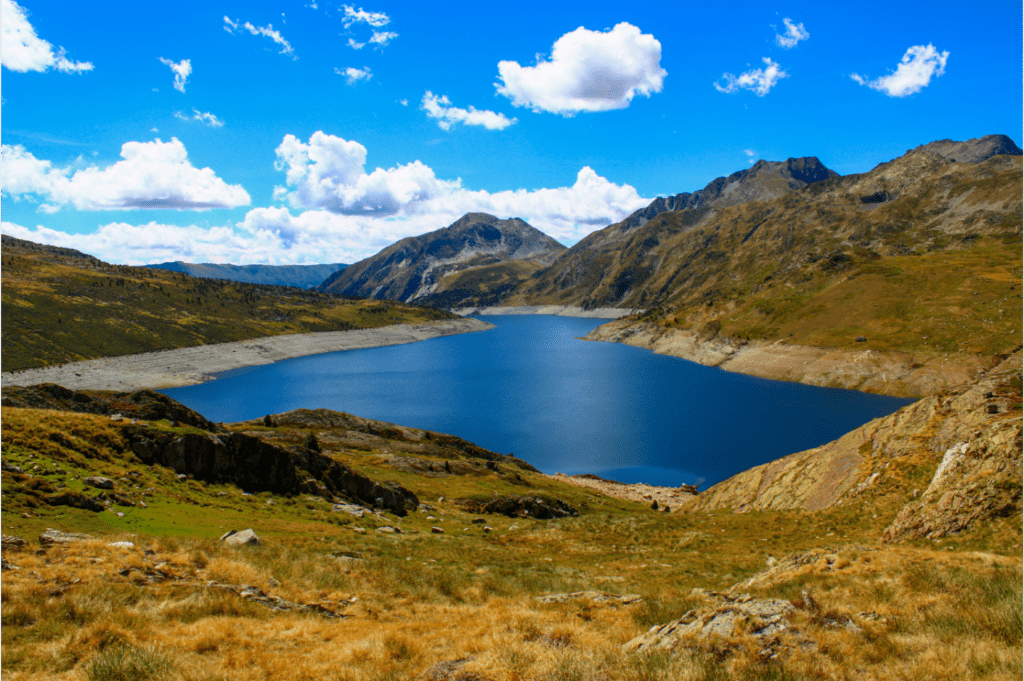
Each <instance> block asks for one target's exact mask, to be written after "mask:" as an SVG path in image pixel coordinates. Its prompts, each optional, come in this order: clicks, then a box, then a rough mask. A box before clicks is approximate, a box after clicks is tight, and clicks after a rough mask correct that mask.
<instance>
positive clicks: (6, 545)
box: [0, 534, 28, 551]
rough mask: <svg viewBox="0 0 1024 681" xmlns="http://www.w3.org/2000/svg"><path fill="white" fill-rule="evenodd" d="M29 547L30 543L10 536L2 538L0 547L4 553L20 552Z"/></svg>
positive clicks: (6, 535)
mask: <svg viewBox="0 0 1024 681" xmlns="http://www.w3.org/2000/svg"><path fill="white" fill-rule="evenodd" d="M27 545H28V542H27V541H25V540H24V539H22V538H21V537H15V536H13V535H10V534H5V535H3V537H2V538H0V546H2V548H3V550H4V551H20V550H21V549H23V548H25V547H26V546H27Z"/></svg>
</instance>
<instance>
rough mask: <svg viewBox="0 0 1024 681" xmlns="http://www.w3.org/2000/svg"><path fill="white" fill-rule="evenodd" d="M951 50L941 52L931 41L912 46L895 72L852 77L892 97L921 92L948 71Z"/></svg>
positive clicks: (851, 75)
mask: <svg viewBox="0 0 1024 681" xmlns="http://www.w3.org/2000/svg"><path fill="white" fill-rule="evenodd" d="M948 58H949V52H939V51H938V50H936V49H935V46H933V45H932V44H931V43H928V44H927V45H914V46H913V47H910V48H909V49H908V50H907V52H906V54H904V55H903V59H902V60H900V63H899V65H898V66H897V67H896V72H895V73H890V74H889V75H888V76H880V77H879V78H876V79H874V80H869V79H868V78H866V77H865V76H862V75H860V74H857V73H853V74H850V78H852V79H853V80H855V81H857V82H858V83H860V84H861V85H867V86H868V87H869V88H871V89H872V90H878V91H879V92H884V93H885V94H887V95H889V96H890V97H906V96H907V95H912V94H914V93H915V92H920V91H921V89H922V88H924V87H926V86H927V85H928V84H929V83H930V82H931V80H932V76H935V77H936V78H937V77H939V76H941V75H942V74H944V73H945V72H946V60H947V59H948Z"/></svg>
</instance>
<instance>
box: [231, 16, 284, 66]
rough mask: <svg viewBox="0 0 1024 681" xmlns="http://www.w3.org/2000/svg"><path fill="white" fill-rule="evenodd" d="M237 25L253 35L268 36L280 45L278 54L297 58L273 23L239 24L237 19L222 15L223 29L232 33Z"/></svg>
mask: <svg viewBox="0 0 1024 681" xmlns="http://www.w3.org/2000/svg"><path fill="white" fill-rule="evenodd" d="M239 26H241V27H242V28H244V29H245V30H247V31H249V33H251V34H253V35H261V36H264V37H266V38H270V39H271V40H273V41H274V42H275V43H277V44H278V45H279V46H280V47H281V52H280V54H285V55H288V56H290V57H291V58H292V59H298V57H297V56H295V50H294V49H293V48H292V46H291V43H289V42H288V41H287V40H285V38H284V36H283V35H281V33H280V31H275V30H274V25H273V24H267V25H266V26H253V25H252V24H251V23H249V22H248V21H247V22H245V23H244V24H239V23H238V22H237V21H231V19H229V18H228V17H224V30H225V31H227V32H228V33H231V34H234V32H235V31H236V30H237V29H238V27H239Z"/></svg>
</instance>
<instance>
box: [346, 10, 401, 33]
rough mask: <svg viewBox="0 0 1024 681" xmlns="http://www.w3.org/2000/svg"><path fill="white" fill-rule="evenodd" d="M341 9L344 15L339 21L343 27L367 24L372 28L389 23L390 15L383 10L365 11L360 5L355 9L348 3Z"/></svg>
mask: <svg viewBox="0 0 1024 681" xmlns="http://www.w3.org/2000/svg"><path fill="white" fill-rule="evenodd" d="M342 11H343V12H344V13H345V17H344V18H343V19H342V20H341V23H342V25H343V26H344V27H345V28H351V27H352V24H369V25H370V26H373V27H374V28H381V27H383V26H387V25H388V24H389V23H391V17H389V16H388V15H387V14H385V13H384V12H367V11H365V10H364V9H363V8H362V7H360V8H359V9H355V8H353V7H351V6H350V5H343V6H342Z"/></svg>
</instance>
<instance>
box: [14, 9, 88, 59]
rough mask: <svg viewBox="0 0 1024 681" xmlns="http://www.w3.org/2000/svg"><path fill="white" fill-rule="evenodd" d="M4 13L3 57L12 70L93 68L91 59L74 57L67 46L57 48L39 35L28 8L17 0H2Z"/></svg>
mask: <svg viewBox="0 0 1024 681" xmlns="http://www.w3.org/2000/svg"><path fill="white" fill-rule="evenodd" d="M0 14H2V15H3V21H2V22H0V23H2V28H0V61H2V62H3V65H4V66H5V67H7V68H8V69H9V70H11V71H17V72H18V73H25V72H26V71H40V72H42V71H48V70H49V69H51V68H52V69H56V70H58V71H60V72H62V73H83V72H85V71H92V69H93V65H92V63H91V62H87V61H71V60H69V59H68V58H67V57H66V56H65V54H66V53H65V51H64V48H63V47H58V48H57V49H56V51H54V48H53V45H52V44H50V43H49V42H47V41H45V40H43V39H42V38H40V37H39V36H37V35H36V30H35V28H33V26H32V24H31V23H29V20H28V13H27V12H26V11H25V8H24V7H22V6H21V5H19V4H18V3H16V2H14V0H2V1H0Z"/></svg>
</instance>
